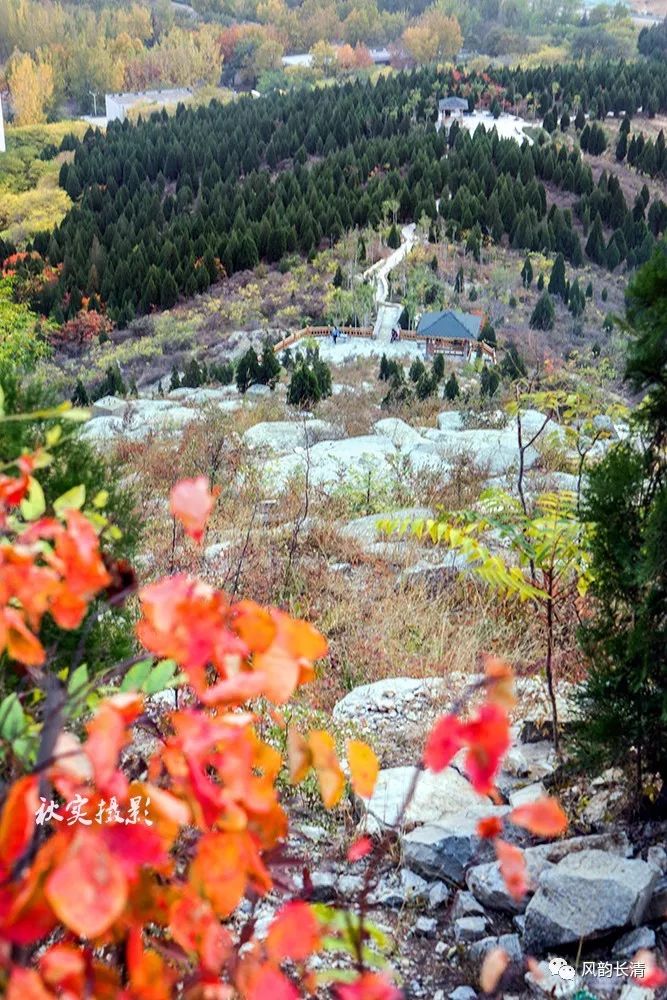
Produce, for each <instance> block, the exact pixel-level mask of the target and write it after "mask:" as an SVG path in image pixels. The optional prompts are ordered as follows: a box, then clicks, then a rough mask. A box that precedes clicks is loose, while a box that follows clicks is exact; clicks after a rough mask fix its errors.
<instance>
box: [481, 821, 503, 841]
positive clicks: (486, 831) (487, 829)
mask: <svg viewBox="0 0 667 1000" xmlns="http://www.w3.org/2000/svg"><path fill="white" fill-rule="evenodd" d="M502 832H503V823H502V820H501V819H500V818H499V817H498V816H483V817H482V819H480V820H478V822H477V836H478V837H483V838H484V840H493V838H494V837H498V836H499V835H500V834H501V833H502Z"/></svg>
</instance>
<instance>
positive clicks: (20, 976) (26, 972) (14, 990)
mask: <svg viewBox="0 0 667 1000" xmlns="http://www.w3.org/2000/svg"><path fill="white" fill-rule="evenodd" d="M5 1000H54V994H53V993H51V991H50V990H47V988H46V987H45V985H44V983H43V982H42V980H41V979H40V977H39V975H38V974H37V973H36V972H35V970H34V969H22V968H20V967H19V966H15V967H14V968H13V969H12V974H11V976H10V978H9V983H8V984H7V993H6V996H5Z"/></svg>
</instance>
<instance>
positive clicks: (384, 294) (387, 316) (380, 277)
mask: <svg viewBox="0 0 667 1000" xmlns="http://www.w3.org/2000/svg"><path fill="white" fill-rule="evenodd" d="M416 228H417V227H416V226H415V223H414V222H411V223H410V224H409V225H407V226H403V227H402V229H401V237H402V240H403V242H402V243H401V245H400V247H398V248H397V249H396V250H394V252H393V253H391V254H390V255H389V256H388V257H385V258H384V260H379V261H377V262H376V263H375V264H373V266H372V267H369V268H368V270H367V271H364V273H363V276H362V277H363V279H364V281H372V282H373V284H374V285H375V302H376V305H377V317H376V320H375V326H374V327H373V337H374V339H375V340H383V341H387V343H388V342H389V341H390V340H391V331H392V329H393V328H394V327H395V326H396V323H397V322H398V318H399V316H400V315H401V313H402V312H403V307H402V306H401V305H397V304H396V303H395V302H389V301H388V299H389V282H388V281H387V277H388V275H389V274H390V272H391V271H393V270H394V268H395V267H398V265H399V264H400V263H401V261H402V260H404V259H405V257H407V255H408V254H409V253H410V251H411V250H412V248H413V247H414V246H415V244H416V243H417V236H416Z"/></svg>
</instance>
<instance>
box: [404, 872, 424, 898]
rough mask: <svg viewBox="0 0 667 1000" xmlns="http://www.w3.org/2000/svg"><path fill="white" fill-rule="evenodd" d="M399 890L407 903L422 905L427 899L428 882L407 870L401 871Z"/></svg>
mask: <svg viewBox="0 0 667 1000" xmlns="http://www.w3.org/2000/svg"><path fill="white" fill-rule="evenodd" d="M401 888H402V889H403V893H404V895H405V900H406V902H408V903H409V902H415V901H419V902H422V903H423V902H425V900H426V899H427V898H428V894H429V888H428V882H427V881H426V879H423V878H422V877H421V875H416V874H415V872H412V871H410V869H409V868H402V869H401Z"/></svg>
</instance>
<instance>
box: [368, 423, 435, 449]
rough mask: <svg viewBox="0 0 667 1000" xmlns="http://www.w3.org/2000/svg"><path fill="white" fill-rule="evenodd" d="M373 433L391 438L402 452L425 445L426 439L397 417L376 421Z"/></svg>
mask: <svg viewBox="0 0 667 1000" xmlns="http://www.w3.org/2000/svg"><path fill="white" fill-rule="evenodd" d="M373 433H374V434H379V435H380V436H381V437H386V438H389V440H390V441H391V443H392V444H393V445H395V446H396V448H400V449H402V450H405V449H407V448H412V447H414V446H415V445H418V444H423V443H424V438H423V437H422V436H421V434H420V433H419V431H416V430H415V429H414V428H413V427H410V424H406V422H405V420H399V419H398V418H397V417H386V418H385V419H384V420H378V421H376V422H375V423H374V424H373Z"/></svg>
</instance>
